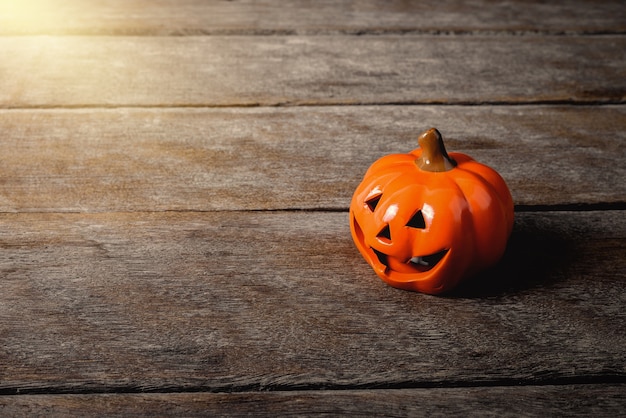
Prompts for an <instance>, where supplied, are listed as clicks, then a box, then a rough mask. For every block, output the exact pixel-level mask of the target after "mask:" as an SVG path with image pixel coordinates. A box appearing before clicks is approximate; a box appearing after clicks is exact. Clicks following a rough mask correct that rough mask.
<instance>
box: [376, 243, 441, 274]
mask: <svg viewBox="0 0 626 418" xmlns="http://www.w3.org/2000/svg"><path fill="white" fill-rule="evenodd" d="M370 248H371V250H372V251H373V252H374V254H375V255H376V258H378V261H379V262H380V263H381V264H383V265H384V266H385V267H390V265H389V264H390V263H389V256H388V255H387V254H385V253H382V252H380V251H378V250H376V249H375V248H372V247H370ZM446 254H448V250H441V251H438V252H436V253H433V254H429V255H418V256H415V257H411V258H410V259H409V260H407V261H406V263H405V264H406V265H407V266H409V267H411V268H412V269H414V270H417V271H418V272H419V273H425V272H427V271H430V270H432V269H433V268H434V267H435V266H436V265H437V264H439V262H440V261H441V260H442V259H443V258H444V257H445V256H446ZM393 264H395V263H393Z"/></svg>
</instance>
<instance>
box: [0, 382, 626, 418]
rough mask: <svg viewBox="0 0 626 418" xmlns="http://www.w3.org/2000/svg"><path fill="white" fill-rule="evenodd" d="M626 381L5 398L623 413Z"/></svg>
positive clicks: (2, 405)
mask: <svg viewBox="0 0 626 418" xmlns="http://www.w3.org/2000/svg"><path fill="white" fill-rule="evenodd" d="M625 393H626V387H625V386H624V385H568V386H525V387H483V388H446V389H439V388H430V389H400V390H375V391H371V390H360V391H352V390H346V391H291V392H255V393H250V392H249V393H230V394H226V393H186V394H181V393H171V394H115V395H111V394H101V395H30V396H3V397H0V413H2V414H3V415H6V416H12V417H32V416H39V415H45V416H47V417H67V416H86V415H92V414H93V412H94V410H95V411H97V412H98V415H102V416H107V417H117V416H123V417H139V416H141V417H144V416H155V415H158V416H176V417H179V416H185V417H193V416H202V417H205V416H221V417H230V416H251V415H252V416H255V417H275V416H277V415H280V416H311V415H315V416H347V415H349V416H379V417H405V416H450V415H454V416H464V417H467V416H471V417H474V416H476V417H484V416H546V415H550V416H564V415H565V416H620V415H621V414H622V413H623V411H624V408H625V407H626V397H625V396H624V394H625Z"/></svg>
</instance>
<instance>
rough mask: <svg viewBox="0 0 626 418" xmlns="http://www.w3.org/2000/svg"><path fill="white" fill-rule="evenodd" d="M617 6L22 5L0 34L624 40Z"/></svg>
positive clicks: (6, 10) (0, 24)
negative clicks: (599, 36)
mask: <svg viewBox="0 0 626 418" xmlns="http://www.w3.org/2000/svg"><path fill="white" fill-rule="evenodd" d="M624 22H626V13H625V12H624V7H623V3H622V2H620V1H619V0H612V1H607V0H604V1H594V2H593V3H589V2H587V1H584V0H577V1H568V2H548V3H546V2H542V1H536V0H535V1H525V2H518V1H513V2H504V3H494V2H491V1H485V0H483V1H472V2H459V1H454V0H427V1H419V2H406V1H401V0H393V1H387V0H367V1H360V0H359V1H342V2H334V1H316V2H309V1H306V0H290V1H281V2H272V1H262V2H261V1H255V2H249V1H246V2H241V1H219V2H218V1H215V2H207V1H201V0H152V1H146V0H129V1H124V2H121V3H120V2H102V1H96V0H83V1H81V0H65V1H63V2H42V1H37V0H22V1H20V2H19V3H18V4H16V2H3V3H2V4H1V5H0V35H7V34H56V35H67V34H74V35H75V34H88V35H120V34H122V35H152V36H157V35H198V34H203V35H205V34H258V35H269V34H329V33H331V34H334V33H343V34H360V33H381V32H382V33H387V32H400V33H404V32H418V33H432V32H444V33H446V32H461V33H466V32H474V31H489V32H497V33H500V32H504V33H514V34H516V33H520V32H521V33H525V32H537V31H541V32H544V33H550V34H552V33H556V34H562V33H565V34H568V33H594V34H595V33H616V32H618V33H623V32H624V31H625V30H626V25H625V23H624Z"/></svg>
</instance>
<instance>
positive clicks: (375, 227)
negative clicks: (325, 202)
mask: <svg viewBox="0 0 626 418" xmlns="http://www.w3.org/2000/svg"><path fill="white" fill-rule="evenodd" d="M418 142H419V145H420V148H418V149H416V150H414V151H412V152H410V153H408V154H393V155H388V156H386V157H383V158H381V159H379V160H378V161H376V162H375V163H374V164H372V166H371V167H370V168H369V170H368V171H367V172H366V173H365V177H364V179H363V181H362V182H361V184H360V185H359V186H358V187H357V189H356V191H355V192H354V196H353V197H352V202H351V203H350V230H351V232H352V238H353V239H354V242H355V244H356V246H357V248H358V249H359V251H360V252H361V254H362V255H363V257H364V258H365V260H367V262H368V263H369V264H370V265H371V266H372V267H373V268H374V271H375V272H376V273H377V274H378V276H380V278H382V279H383V280H384V281H385V282H387V283H389V284H390V285H392V286H395V287H399V288H402V289H407V290H415V291H419V292H423V293H429V294H439V293H443V292H446V291H448V290H451V289H452V288H454V287H455V286H456V285H457V284H458V283H459V282H460V281H461V280H463V279H465V278H468V277H470V276H472V275H474V274H475V273H477V272H478V271H480V270H482V269H485V268H487V267H489V266H491V265H493V264H495V263H496V262H497V261H498V260H499V259H500V257H501V256H502V254H503V253H504V250H505V248H506V244H507V241H508V238H509V235H510V234H511V230H512V228H513V200H512V198H511V193H510V192H509V189H508V188H507V186H506V183H505V182H504V180H503V179H502V177H500V175H499V174H498V173H497V172H496V171H494V170H493V169H491V168H489V167H487V166H485V165H483V164H480V163H478V162H476V161H474V160H473V159H472V158H470V157H469V156H467V155H464V154H461V153H450V154H448V153H447V152H446V150H445V148H444V146H443V140H442V138H441V134H440V133H439V131H437V130H436V129H430V130H428V131H426V132H424V133H423V134H422V135H421V136H420V137H419V139H418Z"/></svg>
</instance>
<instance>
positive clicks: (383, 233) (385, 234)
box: [376, 225, 391, 241]
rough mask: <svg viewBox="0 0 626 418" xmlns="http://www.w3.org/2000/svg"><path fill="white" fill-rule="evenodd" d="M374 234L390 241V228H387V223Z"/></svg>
mask: <svg viewBox="0 0 626 418" xmlns="http://www.w3.org/2000/svg"><path fill="white" fill-rule="evenodd" d="M376 236H377V237H378V238H385V239H388V240H389V241H391V230H390V229H389V225H387V226H385V227H384V228H383V229H382V231H380V232H379V233H378V235H376Z"/></svg>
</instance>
